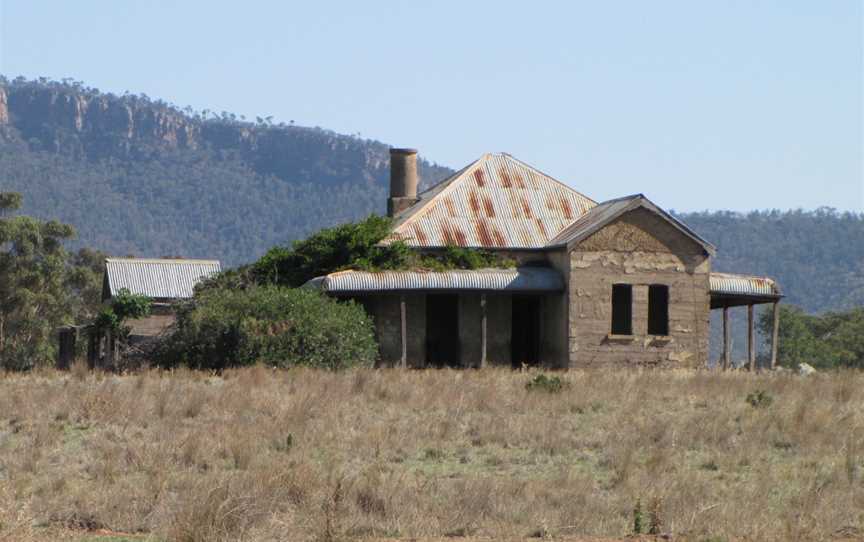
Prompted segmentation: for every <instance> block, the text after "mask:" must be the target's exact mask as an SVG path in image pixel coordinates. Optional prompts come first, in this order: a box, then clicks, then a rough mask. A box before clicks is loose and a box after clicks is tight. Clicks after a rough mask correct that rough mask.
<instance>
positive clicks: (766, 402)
mask: <svg viewBox="0 0 864 542" xmlns="http://www.w3.org/2000/svg"><path fill="white" fill-rule="evenodd" d="M773 402H774V398H773V397H771V394H770V393H768V392H767V391H764V390H756V391H754V392H753V393H749V394H747V404H749V405H750V406H752V407H753V408H767V407H769V406H771V403H773Z"/></svg>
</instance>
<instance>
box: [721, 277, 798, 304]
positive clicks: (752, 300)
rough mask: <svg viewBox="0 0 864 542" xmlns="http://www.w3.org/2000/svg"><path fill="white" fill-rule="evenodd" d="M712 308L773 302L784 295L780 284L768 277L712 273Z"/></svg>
mask: <svg viewBox="0 0 864 542" xmlns="http://www.w3.org/2000/svg"><path fill="white" fill-rule="evenodd" d="M709 280H710V290H711V308H712V309H716V308H720V307H735V306H740V305H751V304H759V303H773V302H774V301H777V300H779V299H780V298H781V297H783V294H782V293H781V292H780V286H779V285H778V284H777V282H776V281H774V280H773V279H770V278H768V277H754V276H751V275H735V274H732V273H711V277H710V279H709Z"/></svg>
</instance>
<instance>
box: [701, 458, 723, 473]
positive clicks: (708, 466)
mask: <svg viewBox="0 0 864 542" xmlns="http://www.w3.org/2000/svg"><path fill="white" fill-rule="evenodd" d="M699 468H701V469H702V470H710V471H718V470H720V466H719V465H717V462H716V461H714V460H713V459H712V460H710V461H706V462H705V463H702V464H701V465H700V466H699Z"/></svg>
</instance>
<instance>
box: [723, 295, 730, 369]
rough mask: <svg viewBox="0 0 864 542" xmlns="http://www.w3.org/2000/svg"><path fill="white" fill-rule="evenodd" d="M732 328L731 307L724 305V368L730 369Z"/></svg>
mask: <svg viewBox="0 0 864 542" xmlns="http://www.w3.org/2000/svg"><path fill="white" fill-rule="evenodd" d="M730 335H731V330H730V329H729V307H723V370H724V371H725V370H727V369H729V362H730V360H731V358H732V352H731V351H730V349H729V342H730Z"/></svg>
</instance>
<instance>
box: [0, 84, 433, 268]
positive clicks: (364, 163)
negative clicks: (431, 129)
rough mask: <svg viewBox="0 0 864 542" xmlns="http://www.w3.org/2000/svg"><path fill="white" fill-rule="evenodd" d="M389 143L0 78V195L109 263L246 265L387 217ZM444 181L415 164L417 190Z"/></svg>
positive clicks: (430, 169) (78, 86)
mask: <svg viewBox="0 0 864 542" xmlns="http://www.w3.org/2000/svg"><path fill="white" fill-rule="evenodd" d="M388 148H389V147H388V145H385V144H384V143H381V142H377V141H369V140H364V139H360V138H357V137H352V136H345V135H340V134H336V133H334V132H331V131H328V130H324V129H321V128H307V127H299V126H293V125H286V124H279V125H273V124H271V122H270V121H269V119H256V120H255V122H248V121H246V120H245V119H242V118H241V119H238V118H237V117H236V116H234V115H232V114H229V113H220V114H219V115H216V114H214V113H211V112H208V111H200V112H196V111H192V110H191V109H188V108H187V109H186V110H180V109H179V108H177V107H175V106H173V105H170V104H167V103H165V102H162V101H159V100H152V99H150V98H148V97H146V96H139V95H131V94H127V95H123V96H116V95H112V94H106V93H101V92H99V91H98V90H96V89H92V88H87V87H85V86H83V85H82V84H80V83H75V82H54V81H48V80H40V81H27V80H24V79H22V78H18V79H15V80H12V81H9V80H7V79H0V189H2V190H6V191H10V190H14V191H20V192H22V193H23V194H24V195H25V198H24V208H23V211H24V212H25V213H30V214H33V215H36V216H39V217H42V218H55V219H59V220H62V221H64V222H67V223H70V224H73V225H74V226H75V227H76V228H77V229H78V232H79V239H80V241H79V242H80V243H81V244H83V245H88V246H92V247H98V248H99V249H101V250H104V251H107V252H109V253H112V254H118V255H126V254H134V255H139V256H143V255H150V256H167V255H182V256H187V257H213V258H219V259H221V260H222V261H223V262H225V263H226V264H228V265H233V264H238V263H242V262H245V261H249V260H251V259H254V258H256V257H258V256H260V255H261V254H262V253H263V252H264V251H265V250H267V249H268V248H269V247H271V246H272V245H274V244H277V243H284V242H286V241H287V240H291V239H295V238H298V237H303V236H305V235H307V234H308V233H311V232H313V231H315V230H318V229H319V228H321V227H323V226H327V225H332V224H335V223H339V222H344V221H348V220H353V219H357V218H359V217H362V216H364V215H367V214H369V213H371V212H384V210H385V209H386V198H387V188H388V187H387V184H388V179H389V153H388ZM448 173H449V170H448V169H446V168H442V167H438V166H436V165H433V164H430V163H428V162H425V161H423V162H421V164H420V174H421V177H422V178H423V181H424V182H425V183H427V184H428V183H434V182H437V181H438V180H440V179H442V178H443V177H444V176H446V175H447V174H448Z"/></svg>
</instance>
